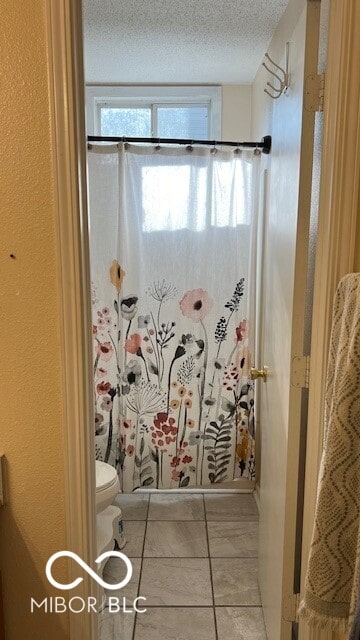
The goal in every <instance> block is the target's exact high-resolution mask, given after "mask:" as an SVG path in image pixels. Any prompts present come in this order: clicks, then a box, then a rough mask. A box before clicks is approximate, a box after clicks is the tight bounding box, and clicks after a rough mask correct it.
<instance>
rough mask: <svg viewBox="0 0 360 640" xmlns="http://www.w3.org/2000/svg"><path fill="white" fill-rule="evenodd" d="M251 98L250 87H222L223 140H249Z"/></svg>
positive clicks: (231, 85) (228, 85) (227, 85)
mask: <svg viewBox="0 0 360 640" xmlns="http://www.w3.org/2000/svg"><path fill="white" fill-rule="evenodd" d="M251 97H252V87H251V85H240V84H223V85H222V113H221V131H222V139H223V140H235V141H238V140H249V139H250V137H251ZM262 135H264V134H262ZM261 137H262V136H261Z"/></svg>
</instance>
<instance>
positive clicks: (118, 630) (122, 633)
mask: <svg viewBox="0 0 360 640" xmlns="http://www.w3.org/2000/svg"><path fill="white" fill-rule="evenodd" d="M120 602H122V601H121V600H120ZM134 623H135V613H110V614H108V615H106V614H105V615H103V614H100V627H99V631H100V632H99V638H100V640H118V639H119V640H120V638H121V640H132V636H133V630H134Z"/></svg>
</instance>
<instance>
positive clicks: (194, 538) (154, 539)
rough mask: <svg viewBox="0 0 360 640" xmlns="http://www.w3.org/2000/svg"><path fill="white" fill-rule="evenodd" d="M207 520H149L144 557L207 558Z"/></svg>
mask: <svg viewBox="0 0 360 640" xmlns="http://www.w3.org/2000/svg"><path fill="white" fill-rule="evenodd" d="M207 555H208V547H207V540H206V528H205V522H190V521H188V522H164V521H158V522H155V521H152V522H148V525H147V530H146V540H145V549H144V558H161V557H165V558H168V557H183V558H186V557H189V558H192V557H196V558H206V557H207Z"/></svg>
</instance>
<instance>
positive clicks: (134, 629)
mask: <svg viewBox="0 0 360 640" xmlns="http://www.w3.org/2000/svg"><path fill="white" fill-rule="evenodd" d="M149 509H150V496H149V497H148V501H147V508H146V519H145V528H144V540H143V545H142V553H141V562H140V573H139V583H138V588H137V596H138V597H139V596H140V585H141V578H142V569H143V561H144V550H145V540H146V531H147V523H148V516H149ZM137 522H144V521H143V520H138V521H137ZM137 616H138V613H137V611H136V612H135V620H134V627H133V632H132V636H131V640H135V637H136V623H137Z"/></svg>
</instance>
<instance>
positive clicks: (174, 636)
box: [135, 607, 216, 640]
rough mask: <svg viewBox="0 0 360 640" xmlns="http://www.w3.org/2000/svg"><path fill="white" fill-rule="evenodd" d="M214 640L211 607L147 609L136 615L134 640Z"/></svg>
mask: <svg viewBox="0 0 360 640" xmlns="http://www.w3.org/2000/svg"><path fill="white" fill-rule="evenodd" d="M180 638H181V640H215V638H216V635H215V624H214V613H213V610H212V608H209V609H202V608H200V607H199V608H191V607H189V608H186V609H182V608H181V607H177V608H171V607H166V608H159V609H148V610H147V612H146V613H142V614H141V615H138V616H137V619H136V630H135V640H179V639H180Z"/></svg>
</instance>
